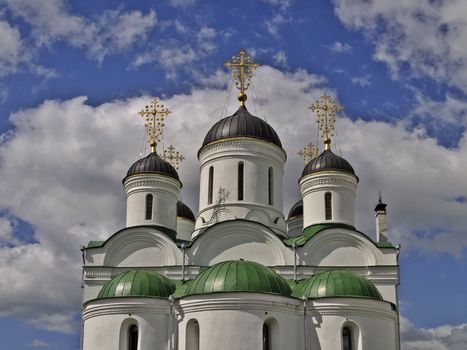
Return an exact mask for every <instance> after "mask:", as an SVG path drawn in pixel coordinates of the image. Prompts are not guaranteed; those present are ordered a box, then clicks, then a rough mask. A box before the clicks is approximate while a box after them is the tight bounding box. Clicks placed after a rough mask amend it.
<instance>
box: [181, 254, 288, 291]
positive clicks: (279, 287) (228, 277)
mask: <svg viewBox="0 0 467 350" xmlns="http://www.w3.org/2000/svg"><path fill="white" fill-rule="evenodd" d="M216 292H224V293H229V292H256V293H267V294H277V295H282V296H290V295H291V294H292V290H291V289H290V287H289V285H288V284H287V281H286V280H285V279H283V278H282V277H281V276H279V275H278V274H277V273H275V272H274V271H272V270H270V269H269V268H267V267H266V266H263V265H261V264H258V263H256V262H253V261H245V260H232V261H223V262H220V263H218V264H215V265H213V266H211V267H210V268H208V269H207V270H205V271H203V272H201V273H200V274H199V275H198V276H197V277H196V278H195V279H194V280H193V281H192V282H191V283H190V284H189V286H188V287H187V290H186V293H185V295H193V294H205V293H216Z"/></svg>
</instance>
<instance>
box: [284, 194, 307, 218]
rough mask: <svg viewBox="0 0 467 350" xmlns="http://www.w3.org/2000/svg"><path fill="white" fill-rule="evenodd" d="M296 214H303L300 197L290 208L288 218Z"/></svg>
mask: <svg viewBox="0 0 467 350" xmlns="http://www.w3.org/2000/svg"><path fill="white" fill-rule="evenodd" d="M296 216H303V200H301V199H300V200H299V201H298V202H297V203H295V204H294V205H293V207H292V208H290V211H289V216H288V218H289V219H290V218H293V217H296Z"/></svg>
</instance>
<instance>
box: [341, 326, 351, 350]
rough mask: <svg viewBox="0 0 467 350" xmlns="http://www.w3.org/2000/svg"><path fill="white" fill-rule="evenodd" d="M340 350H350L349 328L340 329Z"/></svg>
mask: <svg viewBox="0 0 467 350" xmlns="http://www.w3.org/2000/svg"><path fill="white" fill-rule="evenodd" d="M342 349H343V350H352V332H351V331H350V328H349V327H344V328H342Z"/></svg>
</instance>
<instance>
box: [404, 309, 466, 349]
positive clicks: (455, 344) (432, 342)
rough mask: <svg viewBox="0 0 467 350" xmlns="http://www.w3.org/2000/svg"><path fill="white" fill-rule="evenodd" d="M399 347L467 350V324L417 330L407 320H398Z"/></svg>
mask: <svg viewBox="0 0 467 350" xmlns="http://www.w3.org/2000/svg"><path fill="white" fill-rule="evenodd" d="M400 326H401V347H402V349H406V350H448V349H449V350H464V349H467V323H464V324H460V325H457V326H451V325H443V326H439V327H436V328H417V327H415V326H414V325H413V324H412V323H411V322H410V321H409V320H408V319H406V318H404V317H401V318H400Z"/></svg>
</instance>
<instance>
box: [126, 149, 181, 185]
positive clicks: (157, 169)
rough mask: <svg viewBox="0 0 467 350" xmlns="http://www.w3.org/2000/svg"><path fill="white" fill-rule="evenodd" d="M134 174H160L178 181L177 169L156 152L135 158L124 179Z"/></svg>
mask: <svg viewBox="0 0 467 350" xmlns="http://www.w3.org/2000/svg"><path fill="white" fill-rule="evenodd" d="M135 174H161V175H166V176H170V177H173V178H174V179H176V180H178V181H180V179H179V178H178V174H177V170H175V168H174V167H173V166H172V165H170V163H169V162H166V161H165V160H164V159H162V158H161V157H159V156H158V154H157V153H156V152H151V153H150V154H149V155H147V156H146V157H144V158H141V159H139V160H137V161H136V162H135V163H134V164H133V165H132V166H131V167H130V169H128V172H127V174H126V177H125V179H126V178H127V177H128V176H130V175H135ZM125 179H124V181H125Z"/></svg>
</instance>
